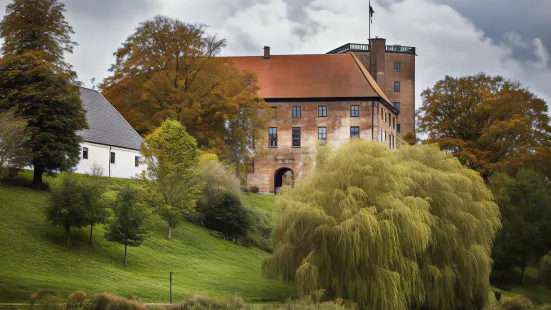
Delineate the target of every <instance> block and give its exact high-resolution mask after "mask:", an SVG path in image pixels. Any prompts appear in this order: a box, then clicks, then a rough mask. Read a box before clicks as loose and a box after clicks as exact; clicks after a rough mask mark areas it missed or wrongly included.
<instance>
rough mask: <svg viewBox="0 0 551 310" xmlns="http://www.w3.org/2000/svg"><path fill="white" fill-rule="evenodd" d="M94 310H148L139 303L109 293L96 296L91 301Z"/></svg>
mask: <svg viewBox="0 0 551 310" xmlns="http://www.w3.org/2000/svg"><path fill="white" fill-rule="evenodd" d="M91 309H92V310H146V309H147V307H146V306H145V305H143V304H141V303H139V302H137V301H133V300H128V299H126V298H122V297H119V296H115V295H111V294H109V293H100V294H96V295H95V296H94V297H93V298H92V300H91Z"/></svg>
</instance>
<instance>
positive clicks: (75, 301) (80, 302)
mask: <svg viewBox="0 0 551 310" xmlns="http://www.w3.org/2000/svg"><path fill="white" fill-rule="evenodd" d="M85 301H86V292H82V291H78V292H74V293H71V295H69V297H67V302H66V304H67V309H78V308H81V307H82V306H84V302H85Z"/></svg>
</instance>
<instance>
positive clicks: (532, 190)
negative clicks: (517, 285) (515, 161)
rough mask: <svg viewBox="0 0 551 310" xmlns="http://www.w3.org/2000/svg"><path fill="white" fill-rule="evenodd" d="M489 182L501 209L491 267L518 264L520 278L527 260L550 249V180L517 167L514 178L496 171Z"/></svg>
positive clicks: (504, 268)
mask: <svg viewBox="0 0 551 310" xmlns="http://www.w3.org/2000/svg"><path fill="white" fill-rule="evenodd" d="M490 186H491V188H492V190H493V192H494V195H495V197H496V201H497V203H498V205H499V209H500V212H501V217H502V223H503V229H502V230H501V231H500V232H499V233H498V235H497V239H496V243H495V246H494V250H493V253H492V256H493V258H494V260H495V266H494V269H496V270H504V271H509V269H510V268H511V267H513V266H517V267H518V268H520V270H521V273H522V281H523V282H524V272H525V270H526V267H527V264H528V263H529V262H530V261H531V260H535V261H537V260H539V258H540V257H541V256H543V255H544V254H546V253H547V252H548V251H549V250H550V249H551V182H550V181H549V179H547V178H546V177H544V176H542V175H540V174H538V173H537V172H536V171H534V170H524V169H522V170H520V171H519V172H518V173H517V175H516V177H515V178H514V179H513V178H511V177H509V176H508V175H506V174H503V173H496V174H494V175H493V176H492V177H491V178H490Z"/></svg>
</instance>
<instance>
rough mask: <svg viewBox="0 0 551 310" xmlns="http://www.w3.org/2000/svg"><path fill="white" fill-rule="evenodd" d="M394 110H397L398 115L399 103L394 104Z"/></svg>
mask: <svg viewBox="0 0 551 310" xmlns="http://www.w3.org/2000/svg"><path fill="white" fill-rule="evenodd" d="M394 108H395V109H396V110H398V113H400V103H399V102H394Z"/></svg>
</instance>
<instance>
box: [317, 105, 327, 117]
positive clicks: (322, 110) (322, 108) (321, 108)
mask: <svg viewBox="0 0 551 310" xmlns="http://www.w3.org/2000/svg"><path fill="white" fill-rule="evenodd" d="M318 117H327V106H326V105H318Z"/></svg>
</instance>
